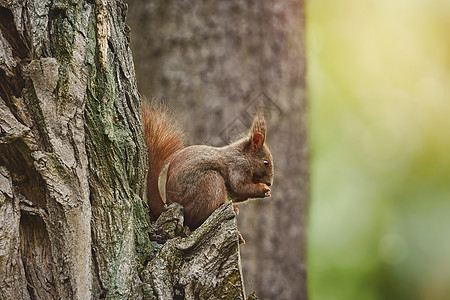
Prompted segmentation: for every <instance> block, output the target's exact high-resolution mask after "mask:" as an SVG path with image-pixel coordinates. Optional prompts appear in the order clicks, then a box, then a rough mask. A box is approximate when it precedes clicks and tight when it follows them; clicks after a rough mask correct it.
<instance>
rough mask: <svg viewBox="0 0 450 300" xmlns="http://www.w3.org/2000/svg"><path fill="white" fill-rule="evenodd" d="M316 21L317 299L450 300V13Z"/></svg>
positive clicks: (312, 255)
mask: <svg viewBox="0 0 450 300" xmlns="http://www.w3.org/2000/svg"><path fill="white" fill-rule="evenodd" d="M306 16H307V24H306V30H307V39H306V45H307V59H308V60H307V61H308V71H307V74H308V75H307V86H308V99H309V102H310V114H309V118H310V139H311V184H312V185H311V203H310V215H309V229H308V243H309V244H308V280H309V284H308V288H309V293H310V299H312V300H326V299H333V300H339V299H346V300H347V299H359V300H361V299H427V300H435V299H450V1H448V0H376V1H375V0H364V1H358V0H335V1H325V0H314V1H308V2H307V5H306Z"/></svg>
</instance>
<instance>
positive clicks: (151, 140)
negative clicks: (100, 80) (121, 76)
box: [141, 102, 185, 221]
mask: <svg viewBox="0 0 450 300" xmlns="http://www.w3.org/2000/svg"><path fill="white" fill-rule="evenodd" d="M141 109H142V125H143V128H144V133H145V140H146V143H147V148H148V157H149V171H148V178H147V197H148V203H149V205H150V219H152V221H154V220H155V219H156V218H157V217H158V216H159V215H160V214H161V212H162V210H163V208H164V203H163V202H162V200H161V197H160V195H159V190H158V177H159V174H160V173H161V170H162V168H163V166H164V163H165V161H166V160H167V158H168V157H169V156H171V155H172V154H173V153H175V152H177V151H178V150H181V149H183V148H184V147H185V134H184V132H183V131H182V130H181V129H180V126H178V124H177V123H176V122H175V121H174V120H173V118H171V116H170V113H169V110H168V109H167V108H166V107H163V106H161V105H159V106H158V105H155V104H148V103H145V102H143V103H142V107H141Z"/></svg>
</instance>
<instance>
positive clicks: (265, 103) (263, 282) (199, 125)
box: [126, 0, 309, 299]
mask: <svg viewBox="0 0 450 300" xmlns="http://www.w3.org/2000/svg"><path fill="white" fill-rule="evenodd" d="M126 2H127V3H128V4H129V14H128V18H127V23H128V24H129V25H130V27H131V45H132V49H133V53H134V58H135V63H136V74H137V80H138V85H139V87H140V91H141V93H142V94H143V95H145V96H146V97H147V98H149V99H151V98H156V99H163V100H165V101H166V102H167V103H169V104H170V106H172V107H173V109H174V110H175V115H176V116H177V117H179V119H180V122H181V123H182V124H183V125H184V126H185V128H186V131H187V133H188V135H189V136H190V138H191V139H192V140H191V143H192V144H212V145H215V146H220V145H223V144H225V143H228V142H230V140H232V136H235V134H236V133H237V132H240V131H244V130H246V129H247V128H248V127H249V125H250V123H251V115H252V113H253V112H254V111H255V110H257V109H258V108H259V109H261V108H262V109H264V110H265V111H266V114H267V115H268V116H269V119H270V120H269V131H268V140H267V143H268V146H269V148H270V149H271V151H272V154H273V157H274V166H275V182H274V186H273V188H272V198H270V199H263V200H258V201H252V202H250V203H248V204H243V205H241V206H239V209H240V215H239V217H238V227H239V230H240V232H241V233H242V235H243V237H244V239H245V240H246V242H247V243H246V244H245V245H243V246H242V247H241V255H242V265H243V274H244V280H245V283H246V290H247V291H256V295H257V296H258V297H260V298H261V299H306V297H307V295H306V269H305V258H306V256H305V250H306V246H305V224H306V221H305V218H306V211H307V199H308V187H309V184H308V151H307V149H308V148H307V137H306V123H307V119H306V101H305V59H304V57H305V53H304V43H303V38H304V17H303V12H304V4H303V1H297V0H287V1H269V0H267V1H233V0H232V1H204V0H203V1H202V0H198V1H163V0H154V1H145V0H126Z"/></svg>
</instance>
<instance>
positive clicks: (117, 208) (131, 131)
mask: <svg viewBox="0 0 450 300" xmlns="http://www.w3.org/2000/svg"><path fill="white" fill-rule="evenodd" d="M125 14H126V7H125V5H124V4H123V3H122V2H121V1H115V0H96V1H89V0H85V1H70V0H60V1H50V0H42V1H21V0H17V1H12V0H10V1H6V0H0V299H98V298H114V299H124V298H127V299H129V298H130V299H140V298H147V299H165V295H168V294H171V295H185V297H186V298H187V299H193V297H196V296H197V295H200V298H204V299H207V298H214V297H220V295H218V294H217V293H216V292H215V291H216V289H217V288H218V287H220V292H221V293H223V295H231V296H230V297H233V298H237V299H239V298H243V294H244V293H243V285H242V280H241V272H240V268H239V252H238V241H237V229H236V223H235V218H234V213H233V209H232V207H231V206H230V205H225V206H223V207H221V208H220V209H219V210H218V211H217V212H216V213H215V214H214V215H213V216H211V219H209V220H208V222H207V224H206V225H205V226H202V227H201V228H199V231H196V232H194V233H193V234H189V233H187V232H186V230H185V229H183V227H181V226H180V222H182V214H180V209H179V207H178V208H177V207H176V206H175V207H172V208H171V209H169V210H168V211H167V212H166V213H165V214H164V216H165V217H164V218H165V219H163V220H162V221H160V222H161V223H162V224H161V226H160V228H159V229H156V228H155V227H151V226H149V223H148V221H147V215H146V211H145V210H146V208H145V204H144V203H145V201H143V199H142V198H143V193H144V190H145V177H146V172H147V156H146V148H145V143H144V141H143V133H142V128H141V121H140V104H139V103H140V102H139V94H138V91H137V86H136V81H135V77H134V66H133V62H132V57H131V51H130V49H129V39H128V28H127V26H126V24H125ZM161 228H165V229H161ZM174 228H175V229H174ZM180 253H181V254H182V255H180ZM164 266H168V267H167V268H166V269H161V268H165V267H164ZM169 266H178V268H176V270H175V269H172V270H170V271H167V270H168V268H169ZM161 270H165V271H166V272H162V274H161V273H158V271H161ZM189 270H196V272H194V273H193V274H191V273H189V272H187V271H189ZM157 275H158V276H157Z"/></svg>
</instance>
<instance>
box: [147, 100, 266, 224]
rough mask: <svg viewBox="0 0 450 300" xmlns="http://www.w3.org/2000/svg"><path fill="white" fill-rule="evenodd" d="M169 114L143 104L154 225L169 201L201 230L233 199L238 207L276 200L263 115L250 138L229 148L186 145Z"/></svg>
mask: <svg viewBox="0 0 450 300" xmlns="http://www.w3.org/2000/svg"><path fill="white" fill-rule="evenodd" d="M169 115H170V114H169V113H168V110H167V108H161V107H155V106H154V105H152V104H147V103H142V121H143V126H144V133H145V135H146V142H147V147H148V156H149V172H148V179H147V180H148V183H147V196H148V204H149V208H150V219H151V220H152V221H155V220H156V219H157V218H158V217H159V215H160V214H161V212H162V211H163V208H164V203H167V204H168V205H170V204H171V203H173V202H178V203H180V204H181V205H182V206H183V207H184V215H185V225H187V226H188V227H189V228H190V229H191V230H195V229H196V228H197V227H199V226H200V225H201V224H202V223H203V221H205V220H206V218H208V216H209V215H210V214H211V213H212V212H213V211H214V210H215V209H217V208H218V207H219V206H220V205H222V204H223V203H225V202H226V201H227V199H228V198H231V199H232V201H233V202H234V203H238V202H243V201H245V200H247V199H249V198H263V197H270V188H269V187H270V186H271V185H272V182H273V163H272V154H271V153H270V151H269V148H267V146H266V145H265V143H264V141H265V139H266V131H267V128H266V127H267V125H266V121H265V118H264V114H263V113H261V112H260V113H258V114H257V115H256V116H255V118H254V120H253V124H252V126H251V129H250V132H249V134H248V136H246V137H243V138H241V139H239V140H237V141H236V142H234V143H232V144H230V145H227V146H224V147H211V146H206V145H194V146H188V147H186V146H185V143H184V140H185V136H184V133H183V132H182V130H180V129H179V127H178V126H177V125H176V122H174V121H173V120H172V119H171V117H170V116H169ZM164 198H165V199H164ZM235 210H236V212H238V210H237V208H235Z"/></svg>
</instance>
